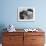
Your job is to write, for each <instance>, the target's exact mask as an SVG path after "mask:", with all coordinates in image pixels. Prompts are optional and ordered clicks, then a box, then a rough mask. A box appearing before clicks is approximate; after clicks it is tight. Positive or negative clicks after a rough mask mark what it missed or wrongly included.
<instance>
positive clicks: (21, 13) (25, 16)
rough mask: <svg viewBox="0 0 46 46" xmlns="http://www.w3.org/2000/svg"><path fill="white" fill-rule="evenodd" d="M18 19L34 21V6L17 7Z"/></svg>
mask: <svg viewBox="0 0 46 46" xmlns="http://www.w3.org/2000/svg"><path fill="white" fill-rule="evenodd" d="M17 17H18V21H35V8H31V7H19V8H18V16H17Z"/></svg>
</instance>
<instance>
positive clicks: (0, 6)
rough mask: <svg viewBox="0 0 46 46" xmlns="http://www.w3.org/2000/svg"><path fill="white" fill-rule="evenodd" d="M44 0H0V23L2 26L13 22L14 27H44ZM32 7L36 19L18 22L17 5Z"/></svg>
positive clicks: (45, 9) (45, 17) (45, 10)
mask: <svg viewBox="0 0 46 46" xmlns="http://www.w3.org/2000/svg"><path fill="white" fill-rule="evenodd" d="M45 4H46V0H0V25H1V26H2V27H4V26H7V25H9V24H13V25H14V26H15V27H16V28H21V29H23V28H29V27H30V28H31V27H32V28H36V27H39V26H40V27H42V28H46V21H45V20H46V5H45ZM21 6H23V7H34V8H35V10H36V12H35V13H36V18H35V19H36V20H35V21H33V22H31V21H30V22H18V21H17V8H18V7H21Z"/></svg>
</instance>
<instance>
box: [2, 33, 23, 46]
mask: <svg viewBox="0 0 46 46" xmlns="http://www.w3.org/2000/svg"><path fill="white" fill-rule="evenodd" d="M13 34H14V35H13ZM3 46H23V33H11V34H10V33H9V34H7V35H6V34H5V36H3Z"/></svg>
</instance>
